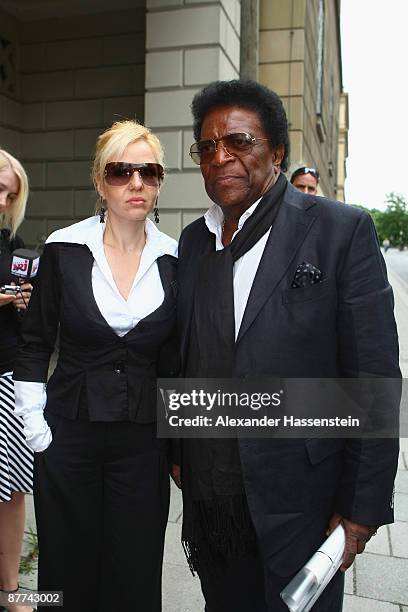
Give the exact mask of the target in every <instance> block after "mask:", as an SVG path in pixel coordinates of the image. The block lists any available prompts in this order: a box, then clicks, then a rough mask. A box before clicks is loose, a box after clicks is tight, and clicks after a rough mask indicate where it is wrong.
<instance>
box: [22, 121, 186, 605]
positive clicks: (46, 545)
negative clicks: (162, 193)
mask: <svg viewBox="0 0 408 612" xmlns="http://www.w3.org/2000/svg"><path fill="white" fill-rule="evenodd" d="M93 179H94V184H95V187H96V190H97V192H98V194H99V196H100V198H101V200H102V202H103V205H102V208H101V211H100V214H99V215H97V216H95V217H92V218H89V219H86V220H84V221H81V222H80V223H76V224H75V225H72V226H70V227H68V228H64V229H61V230H58V231H56V232H54V233H53V234H52V235H51V236H50V237H49V238H48V240H47V244H46V246H45V250H44V254H43V256H42V260H41V266H40V273H39V277H38V283H37V284H36V291H35V292H34V295H33V300H32V302H31V304H30V310H29V313H28V316H27V319H26V321H25V325H24V330H23V346H22V349H21V350H20V352H19V357H18V365H17V367H16V369H15V372H14V379H15V386H16V395H17V398H18V400H17V401H18V410H19V413H20V414H21V415H22V417H23V419H24V422H25V428H26V431H27V432H28V438H29V440H30V444H31V447H32V448H33V450H34V451H36V454H35V476H34V498H35V508H36V516H37V524H38V538H39V583H38V588H39V589H40V590H52V591H63V595H64V607H63V610H64V611H65V612H74V611H75V612H77V611H84V612H85V611H86V612H108V611H109V612H112V610H115V611H120V610H123V611H131V610H143V612H159V611H160V610H161V570H162V557H163V546H164V534H165V528H166V522H167V515H168V503H169V475H168V467H169V466H168V456H167V444H166V442H165V441H164V440H158V439H157V437H156V376H157V374H158V362H159V356H160V353H161V350H162V348H163V346H164V345H165V344H166V343H167V341H168V340H169V339H170V337H171V335H172V334H173V331H174V325H175V273H176V263H177V260H176V258H175V253H176V247H177V243H176V241H175V240H173V239H172V238H169V237H168V236H166V235H165V234H163V233H162V232H159V231H158V229H156V227H155V225H154V223H153V222H152V221H150V220H149V219H148V218H147V215H148V214H149V213H151V212H152V210H153V209H154V208H155V206H156V203H157V198H158V194H159V190H160V185H161V182H162V180H163V152H162V148H161V145H160V142H159V140H158V139H157V138H156V136H154V135H153V134H152V133H151V132H150V130H148V129H147V128H145V127H144V126H142V125H140V124H138V123H137V122H136V121H123V122H117V123H114V124H113V125H112V127H111V128H109V129H108V130H107V131H106V132H104V133H103V134H102V135H101V136H100V137H99V139H98V142H97V146H96V155H95V160H94V165H93ZM155 213H156V214H155V216H156V217H157V209H156V211H155ZM58 326H59V327H60V352H59V359H58V363H57V366H56V369H55V372H54V374H53V375H52V377H51V379H50V381H49V383H48V385H47V389H46V390H45V383H46V381H47V369H48V362H49V357H50V354H51V352H52V351H53V348H54V343H55V337H56V333H57V329H58ZM163 373H165V372H163ZM167 374H170V373H169V372H167ZM44 408H45V412H44V414H43V410H44ZM44 417H45V418H44ZM43 609H44V610H45V608H42V607H41V606H40V607H39V610H43Z"/></svg>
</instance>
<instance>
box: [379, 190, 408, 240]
mask: <svg viewBox="0 0 408 612" xmlns="http://www.w3.org/2000/svg"><path fill="white" fill-rule="evenodd" d="M386 202H387V208H386V210H385V211H384V212H382V213H381V215H379V216H378V218H377V219H375V221H376V227H377V232H378V235H379V237H380V241H381V242H382V241H383V240H384V238H388V239H389V241H390V243H391V245H392V246H395V247H399V248H400V249H403V248H404V246H406V245H407V244H408V204H407V202H406V200H405V198H404V197H403V196H402V195H401V194H399V193H394V192H391V193H390V194H388V195H387V199H386Z"/></svg>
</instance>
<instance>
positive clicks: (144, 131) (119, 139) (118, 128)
mask: <svg viewBox="0 0 408 612" xmlns="http://www.w3.org/2000/svg"><path fill="white" fill-rule="evenodd" d="M138 140H144V141H145V142H146V143H147V144H148V145H149V146H150V147H151V149H152V151H153V153H154V155H155V157H156V160H157V162H158V163H159V164H161V165H162V166H163V165H164V161H163V158H164V153H163V148H162V145H161V143H160V140H159V139H158V138H157V136H155V135H154V134H153V132H151V131H150V130H149V128H147V127H145V126H144V125H142V124H141V123H138V122H137V121H135V120H134V119H125V120H123V121H115V123H114V124H113V125H112V126H111V127H110V128H108V129H107V130H105V132H103V134H101V135H100V136H99V138H98V140H97V142H96V149H95V158H94V162H93V166H92V181H93V184H94V187H95V190H96V192H97V193H98V180H99V181H101V180H102V179H103V173H104V171H105V167H106V164H107V163H108V162H109V161H115V159H114V158H115V157H120V156H121V155H122V153H123V152H124V150H125V149H126V147H127V146H129V145H130V144H132V143H133V142H137V141H138Z"/></svg>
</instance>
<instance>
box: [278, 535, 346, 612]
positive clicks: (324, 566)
mask: <svg viewBox="0 0 408 612" xmlns="http://www.w3.org/2000/svg"><path fill="white" fill-rule="evenodd" d="M344 547H345V534H344V529H343V526H342V525H338V526H337V527H336V529H334V531H333V532H332V533H331V534H330V536H329V537H328V538H327V540H325V541H324V542H323V544H322V545H321V546H320V547H319V549H318V550H317V551H316V552H315V554H314V555H313V557H311V558H310V559H309V561H308V562H307V563H306V565H304V566H303V567H302V569H301V570H299V572H298V573H297V574H296V576H295V577H294V578H292V580H291V581H290V582H289V584H287V585H286V587H285V588H284V589H283V591H282V592H281V593H280V596H281V598H282V599H283V601H284V602H285V604H286V605H287V606H288V609H289V610H290V612H308V611H309V610H310V608H311V607H312V606H313V604H314V603H315V602H316V601H317V600H318V599H319V597H320V595H321V594H322V592H323V591H324V589H325V588H326V586H327V585H328V584H329V582H330V580H331V579H332V578H333V576H334V574H335V573H336V572H337V570H338V569H339V567H340V565H341V562H342V559H343V553H344Z"/></svg>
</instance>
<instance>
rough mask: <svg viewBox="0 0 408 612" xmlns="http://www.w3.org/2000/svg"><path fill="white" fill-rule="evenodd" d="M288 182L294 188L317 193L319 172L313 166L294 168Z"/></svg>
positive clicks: (310, 193)
mask: <svg viewBox="0 0 408 612" xmlns="http://www.w3.org/2000/svg"><path fill="white" fill-rule="evenodd" d="M290 182H291V183H292V185H293V186H294V187H296V189H298V190H299V191H303V193H308V194H309V195H317V186H318V184H319V173H318V171H317V170H315V169H314V168H308V167H307V166H302V167H301V168H298V169H297V170H295V171H294V172H293V174H292V176H291V177H290Z"/></svg>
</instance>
